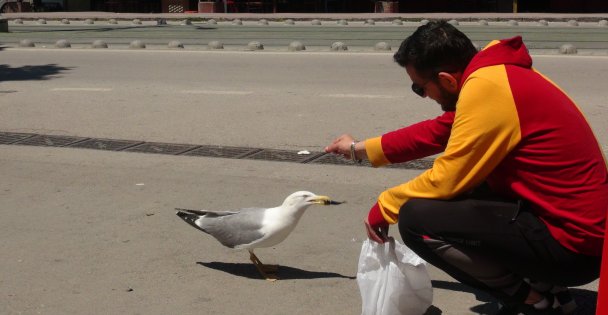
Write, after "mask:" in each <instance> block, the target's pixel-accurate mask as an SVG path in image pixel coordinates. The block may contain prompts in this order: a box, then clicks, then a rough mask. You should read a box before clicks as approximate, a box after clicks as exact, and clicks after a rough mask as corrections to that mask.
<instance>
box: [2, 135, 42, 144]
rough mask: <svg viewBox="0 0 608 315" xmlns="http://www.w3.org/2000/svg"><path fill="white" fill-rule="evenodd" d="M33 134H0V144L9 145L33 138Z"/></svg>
mask: <svg viewBox="0 0 608 315" xmlns="http://www.w3.org/2000/svg"><path fill="white" fill-rule="evenodd" d="M35 135H36V134H33V133H17V132H0V144H11V143H15V142H18V141H22V140H25V139H27V138H31V137H34V136H35Z"/></svg>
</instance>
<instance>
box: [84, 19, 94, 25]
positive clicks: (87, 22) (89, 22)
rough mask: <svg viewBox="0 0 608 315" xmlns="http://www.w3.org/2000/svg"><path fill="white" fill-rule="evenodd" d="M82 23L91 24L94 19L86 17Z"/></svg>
mask: <svg viewBox="0 0 608 315" xmlns="http://www.w3.org/2000/svg"><path fill="white" fill-rule="evenodd" d="M84 24H88V25H92V24H95V21H93V19H86V20H84Z"/></svg>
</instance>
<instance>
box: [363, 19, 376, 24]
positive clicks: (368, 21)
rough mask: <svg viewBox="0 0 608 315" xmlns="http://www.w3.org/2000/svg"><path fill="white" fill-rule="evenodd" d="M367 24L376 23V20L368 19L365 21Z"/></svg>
mask: <svg viewBox="0 0 608 315" xmlns="http://www.w3.org/2000/svg"><path fill="white" fill-rule="evenodd" d="M365 25H376V21H374V20H373V19H367V20H366V21H365Z"/></svg>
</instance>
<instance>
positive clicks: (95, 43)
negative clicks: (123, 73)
mask: <svg viewBox="0 0 608 315" xmlns="http://www.w3.org/2000/svg"><path fill="white" fill-rule="evenodd" d="M91 48H95V49H100V48H108V43H106V42H104V41H103V40H101V39H97V40H95V41H93V43H92V44H91Z"/></svg>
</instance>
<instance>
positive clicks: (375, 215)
mask: <svg viewBox="0 0 608 315" xmlns="http://www.w3.org/2000/svg"><path fill="white" fill-rule="evenodd" d="M367 222H369V225H371V226H372V227H373V228H378V227H388V222H386V220H384V217H383V216H382V212H380V205H378V203H376V204H375V205H374V206H373V207H372V208H371V209H370V210H369V214H368V215H367Z"/></svg>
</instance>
